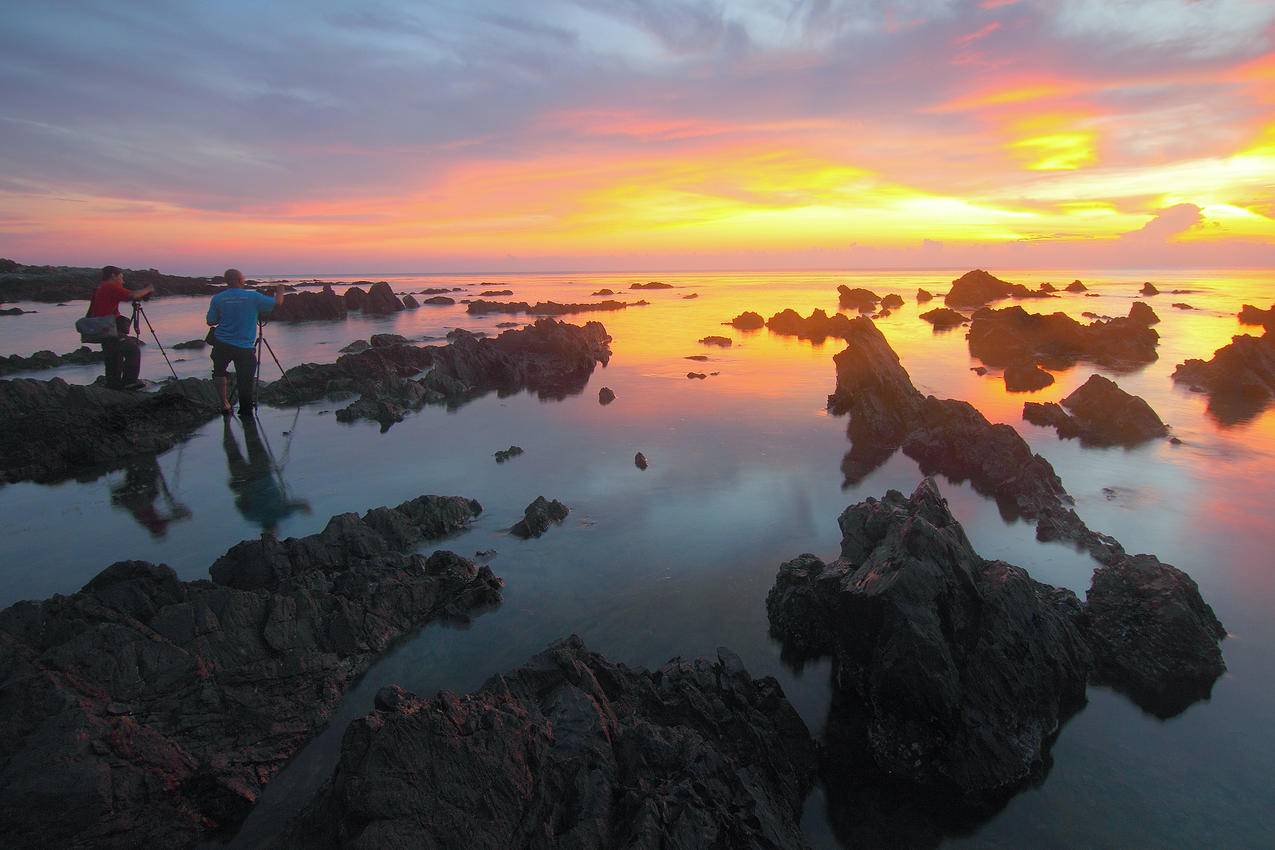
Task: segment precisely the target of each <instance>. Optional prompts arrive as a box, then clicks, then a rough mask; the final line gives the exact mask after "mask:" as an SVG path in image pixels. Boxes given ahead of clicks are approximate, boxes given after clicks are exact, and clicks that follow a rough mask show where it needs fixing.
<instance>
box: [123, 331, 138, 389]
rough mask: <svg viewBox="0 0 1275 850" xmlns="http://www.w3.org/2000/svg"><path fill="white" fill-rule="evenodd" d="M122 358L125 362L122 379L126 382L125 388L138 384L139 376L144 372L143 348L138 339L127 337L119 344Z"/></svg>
mask: <svg viewBox="0 0 1275 850" xmlns="http://www.w3.org/2000/svg"><path fill="white" fill-rule="evenodd" d="M119 347H120V357H121V359H122V361H123V364H122V370H121V371H122V374H121V376H120V377H121V378H123V380H124V386H126V387H127V386H128V385H129V384H134V383H136V382H137V376H138V375H139V374H141V371H142V347H141V346H140V345H139V344H138V342H137V338H136V337H131V336H129V337H125V338H124V339H121V340H120V342H119Z"/></svg>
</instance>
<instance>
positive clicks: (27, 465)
mask: <svg viewBox="0 0 1275 850" xmlns="http://www.w3.org/2000/svg"><path fill="white" fill-rule="evenodd" d="M219 408H220V405H219V403H218V401H217V395H216V390H215V389H214V388H213V385H212V382H211V381H207V380H198V379H195V378H186V379H183V380H182V381H180V382H177V383H172V384H168V385H166V386H165V387H164V388H162V389H161V390H160V391H158V392H154V393H135V392H123V391H120V390H112V389H107V388H106V387H105V386H102V385H98V384H91V385H88V386H82V385H77V384H68V383H67V382H65V381H63V380H62V379H60V378H54V379H52V380H50V381H37V380H34V379H32V378H17V379H13V380H5V381H0V482H5V483H11V482H16V481H25V480H32V481H39V482H50V481H57V480H59V479H62V478H66V477H67V476H69V475H72V474H75V473H77V472H83V471H85V470H100V471H102V472H105V471H108V470H111V469H118V468H120V467H121V466H123V465H124V463H125V462H127V461H128V460H129V459H131V458H134V457H137V456H140V455H148V454H158V453H159V452H162V451H166V450H168V449H170V448H172V447H173V446H174V445H176V444H177V443H178V442H179V441H181V440H183V439H185V438H186V437H187V436H189V435H190V433H191V432H192V431H194V430H195V429H196V428H198V427H199V426H200V425H203V424H204V423H205V422H207V421H208V420H209V419H211V418H213V417H214V416H216V415H217V411H218V410H219Z"/></svg>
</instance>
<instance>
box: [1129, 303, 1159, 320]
mask: <svg viewBox="0 0 1275 850" xmlns="http://www.w3.org/2000/svg"><path fill="white" fill-rule="evenodd" d="M1129 321H1131V322H1137V323H1138V324H1140V325H1154V324H1156V323H1158V322H1159V321H1160V317H1159V316H1157V315H1156V314H1155V310H1152V309H1151V305H1150V304H1148V303H1147V302H1145V301H1134V302H1133V304H1131V305H1130V306H1129Z"/></svg>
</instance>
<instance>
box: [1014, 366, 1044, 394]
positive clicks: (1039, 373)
mask: <svg viewBox="0 0 1275 850" xmlns="http://www.w3.org/2000/svg"><path fill="white" fill-rule="evenodd" d="M1004 377H1005V389H1007V390H1009V391H1010V392H1011V393H1029V392H1035V391H1036V390H1043V389H1044V388H1045V387H1047V386H1049V385H1050V384H1052V383H1053V382H1054V376H1053V375H1051V374H1049V373H1048V372H1046V371H1045V370H1044V369H1041V368H1040V367H1039V366H1037V365H1035V364H1034V363H1029V364H1027V365H1021V366H1020V365H1015V366H1006V367H1005V376H1004Z"/></svg>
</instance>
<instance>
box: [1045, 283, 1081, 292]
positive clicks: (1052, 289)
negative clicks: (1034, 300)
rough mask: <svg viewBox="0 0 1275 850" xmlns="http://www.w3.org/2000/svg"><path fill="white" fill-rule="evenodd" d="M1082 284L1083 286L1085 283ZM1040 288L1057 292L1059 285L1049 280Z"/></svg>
mask: <svg viewBox="0 0 1275 850" xmlns="http://www.w3.org/2000/svg"><path fill="white" fill-rule="evenodd" d="M1076 282H1077V283H1079V281H1076ZM1081 285H1082V286H1083V284H1081ZM1039 288H1040V291H1041V292H1057V291H1058V287H1056V286H1054V285H1053V284H1052V283H1050V282H1049V281H1045V282H1044V283H1042V284H1041V285H1040V287H1039Z"/></svg>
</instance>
